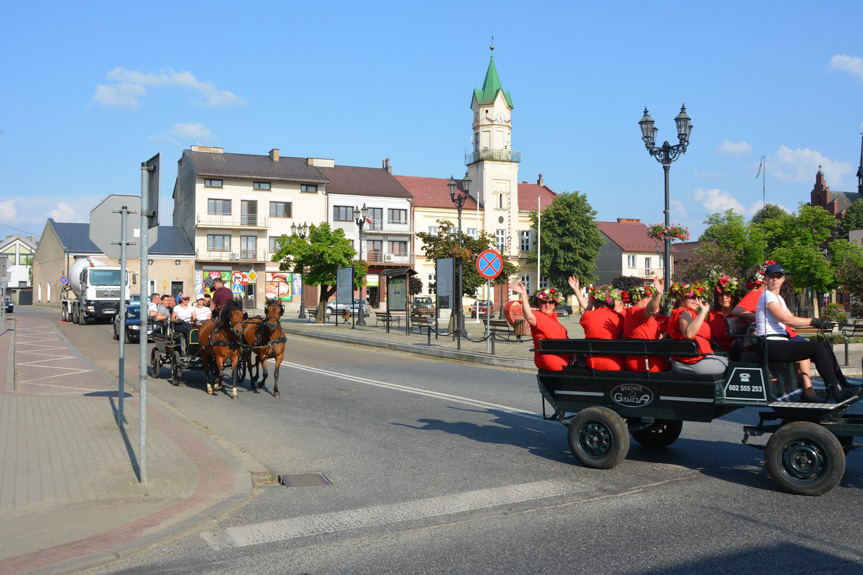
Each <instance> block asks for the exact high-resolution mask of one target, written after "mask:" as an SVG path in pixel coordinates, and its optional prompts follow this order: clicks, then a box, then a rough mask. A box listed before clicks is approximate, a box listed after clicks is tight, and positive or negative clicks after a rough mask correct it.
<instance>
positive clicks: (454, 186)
mask: <svg viewBox="0 0 863 575" xmlns="http://www.w3.org/2000/svg"><path fill="white" fill-rule="evenodd" d="M461 183H462V189H461V190H459V189H458V183H456V181H455V179H453V177H452V176H450V177H449V183H448V184H447V186H449V197H450V199H451V200H452V203H453V204H455V207H456V208H457V209H458V247H459V250H461V247H462V245H461V209H462V208H463V207H464V203H465V202H466V201H467V199H468V197H469V196H470V194H469V192H470V183H471V182H470V178H468V177H467V176H465V178H464V179H463V180H462V181H461ZM461 284H462V261H461V257H459V258H458V285H457V286H456V287H457V288H458V289H457V290H456V296H455V303H456V305H457V306H458V307H457V308H456V333H458V337H459V341H458V348H459V349H461V337H462V336H465V337H466V336H467V330H465V328H464V309H463V306H462V303H461V298H462V285H461ZM477 315H479V311H477Z"/></svg>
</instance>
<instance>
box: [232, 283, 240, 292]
mask: <svg viewBox="0 0 863 575" xmlns="http://www.w3.org/2000/svg"><path fill="white" fill-rule="evenodd" d="M231 291H232V292H234V295H243V284H235V283H231Z"/></svg>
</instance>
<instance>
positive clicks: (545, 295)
mask: <svg viewBox="0 0 863 575" xmlns="http://www.w3.org/2000/svg"><path fill="white" fill-rule="evenodd" d="M533 301H534V303H535V304H536V305H539V304H540V303H542V302H547V301H550V302H554V305H560V304H561V302H563V295H561V293H560V292H559V291H557V290H556V289H554V288H548V289H543V290H539V291H537V292H536V293H535V294H533Z"/></svg>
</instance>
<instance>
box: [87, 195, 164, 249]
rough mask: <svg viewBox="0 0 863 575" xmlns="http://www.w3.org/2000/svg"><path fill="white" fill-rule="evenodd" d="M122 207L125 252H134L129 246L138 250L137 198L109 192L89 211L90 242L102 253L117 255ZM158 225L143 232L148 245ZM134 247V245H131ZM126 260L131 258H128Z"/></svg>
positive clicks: (152, 242) (154, 239)
mask: <svg viewBox="0 0 863 575" xmlns="http://www.w3.org/2000/svg"><path fill="white" fill-rule="evenodd" d="M123 207H125V208H126V209H127V211H128V213H127V215H126V249H127V251H126V254H127V257H129V256H130V255H131V254H134V253H136V252H135V251H128V250H129V248H130V246H137V247H138V248H139V249H140V243H138V242H140V238H141V197H140V196H128V195H121V194H112V195H110V196H108V197H107V198H105V199H104V200H102V203H101V204H99V205H98V206H96V207H95V208H93V210H92V211H91V212H90V241H92V242H93V243H94V244H96V247H98V248H99V249H100V250H102V253H103V254H105V256H107V257H109V258H115V259H119V258H120V237H121V236H122V231H121V229H120V227H121V225H122V221H123V220H122V214H121V213H120V210H121V209H122V208H123ZM158 229H159V228H153V229H152V230H150V232H149V234H148V235H147V240H148V242H147V243H148V244H149V245H148V246H147V247H152V245H153V244H154V243H156V239H157V238H158V237H159V234H158V232H157V230H158ZM133 249H134V248H133ZM130 259H135V258H134V257H131V258H130Z"/></svg>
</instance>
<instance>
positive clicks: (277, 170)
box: [183, 150, 327, 184]
mask: <svg viewBox="0 0 863 575" xmlns="http://www.w3.org/2000/svg"><path fill="white" fill-rule="evenodd" d="M183 158H184V159H185V158H188V159H189V161H190V162H191V164H192V169H193V170H194V172H195V174H196V175H198V176H221V177H225V178H228V177H234V178H260V179H262V180H290V181H293V182H315V183H322V184H325V183H327V179H326V178H325V177H324V176H323V174H321V172H320V171H318V169H317V168H315V167H314V166H310V165H309V163H308V161H307V160H306V159H305V158H291V157H285V156H282V157H281V158H279V161H278V162H274V161H273V160H271V159H270V156H263V155H254V154H225V153H214V152H198V151H194V150H183Z"/></svg>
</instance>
